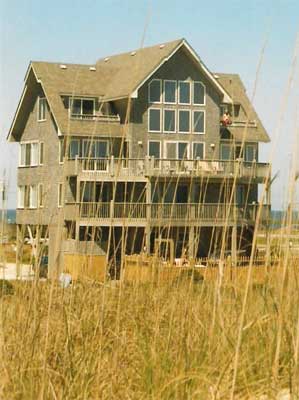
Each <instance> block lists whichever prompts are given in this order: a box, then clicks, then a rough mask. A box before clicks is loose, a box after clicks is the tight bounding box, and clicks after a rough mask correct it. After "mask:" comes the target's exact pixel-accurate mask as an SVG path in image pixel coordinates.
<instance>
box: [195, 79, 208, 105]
mask: <svg viewBox="0 0 299 400" xmlns="http://www.w3.org/2000/svg"><path fill="white" fill-rule="evenodd" d="M196 83H199V84H200V85H202V87H203V88H204V102H203V103H195V101H194V97H195V89H194V86H195V84H196ZM192 88H193V92H192V101H193V105H195V106H205V105H206V92H207V91H206V85H205V84H204V83H202V82H201V81H194V82H193V85H192Z"/></svg>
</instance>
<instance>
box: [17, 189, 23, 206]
mask: <svg viewBox="0 0 299 400" xmlns="http://www.w3.org/2000/svg"><path fill="white" fill-rule="evenodd" d="M21 192H23V193H22V197H21ZM17 200H18V204H17V208H18V209H19V210H23V209H24V208H25V186H24V185H19V186H18V197H17Z"/></svg>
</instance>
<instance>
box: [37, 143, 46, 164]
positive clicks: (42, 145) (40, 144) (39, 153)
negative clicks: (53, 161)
mask: <svg viewBox="0 0 299 400" xmlns="http://www.w3.org/2000/svg"><path fill="white" fill-rule="evenodd" d="M41 147H43V162H41V161H40V158H41V153H42V152H41ZM44 162H45V142H39V144H38V163H39V165H44Z"/></svg>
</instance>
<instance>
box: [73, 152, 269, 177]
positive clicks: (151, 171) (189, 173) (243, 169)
mask: <svg viewBox="0 0 299 400" xmlns="http://www.w3.org/2000/svg"><path fill="white" fill-rule="evenodd" d="M65 168H66V174H67V175H68V176H79V179H80V180H82V181H83V180H103V179H105V180H115V179H116V178H117V179H119V180H130V179H132V180H141V181H142V180H146V179H147V178H150V177H180V178H184V177H186V178H188V177H190V178H191V177H192V178H197V177H198V178H213V179H217V178H218V179H233V178H235V177H236V178H238V179H244V180H252V181H253V182H254V183H263V182H265V180H266V179H267V178H268V177H269V176H270V173H271V171H270V169H271V165H270V164H269V163H258V162H245V161H243V160H241V159H240V160H236V161H224V160H199V159H197V160H189V159H185V160H181V159H180V160H177V159H157V158H153V157H152V158H149V157H146V158H143V159H116V158H114V157H113V156H112V157H107V158H76V159H75V160H67V161H66V166H65Z"/></svg>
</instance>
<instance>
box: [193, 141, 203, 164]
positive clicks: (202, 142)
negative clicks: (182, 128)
mask: <svg viewBox="0 0 299 400" xmlns="http://www.w3.org/2000/svg"><path fill="white" fill-rule="evenodd" d="M195 144H202V145H203V158H201V159H200V160H205V158H206V144H205V142H192V158H193V160H196V158H195V157H194V145H195Z"/></svg>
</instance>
